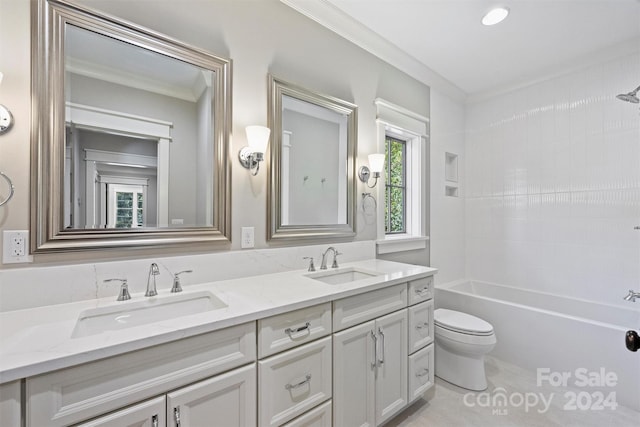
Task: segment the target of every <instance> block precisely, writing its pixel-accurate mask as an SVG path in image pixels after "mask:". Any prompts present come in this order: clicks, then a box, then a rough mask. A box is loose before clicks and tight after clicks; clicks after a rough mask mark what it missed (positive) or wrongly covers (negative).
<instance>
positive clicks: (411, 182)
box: [375, 98, 429, 255]
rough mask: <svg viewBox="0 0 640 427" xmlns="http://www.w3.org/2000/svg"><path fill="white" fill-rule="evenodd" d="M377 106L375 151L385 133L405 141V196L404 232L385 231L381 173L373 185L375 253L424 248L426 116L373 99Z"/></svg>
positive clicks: (426, 212)
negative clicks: (376, 216)
mask: <svg viewBox="0 0 640 427" xmlns="http://www.w3.org/2000/svg"><path fill="white" fill-rule="evenodd" d="M375 105H376V110H377V119H376V122H377V127H378V129H377V132H378V138H377V143H378V148H379V150H381V151H379V152H382V150H384V147H385V144H386V138H387V135H389V136H391V137H393V138H397V139H401V140H404V141H406V165H405V167H406V171H405V172H406V181H407V182H406V185H407V189H406V196H405V204H406V206H405V209H406V211H405V230H406V232H405V233H402V234H397V233H396V234H386V233H385V229H384V228H385V224H384V214H385V197H384V192H385V182H384V179H385V177H384V174H382V176H381V179H380V180H379V184H378V185H377V186H376V190H375V191H376V193H377V200H379V201H380V203H378V218H381V220H379V221H378V227H377V235H378V240H377V241H376V245H377V253H378V254H379V255H381V254H386V253H392V252H400V251H409V250H418V249H424V248H426V247H427V242H428V240H429V236H428V235H427V230H428V227H427V221H428V211H427V209H428V194H427V191H428V183H427V174H428V170H429V165H428V163H427V158H428V157H427V153H428V148H429V145H428V140H429V136H428V130H429V119H428V118H427V117H424V116H421V115H419V114H416V113H414V112H412V111H409V110H407V109H405V108H403V107H400V106H398V105H395V104H393V103H391V102H388V101H385V100H383V99H380V98H378V99H376V100H375Z"/></svg>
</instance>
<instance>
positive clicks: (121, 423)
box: [75, 396, 166, 427]
mask: <svg viewBox="0 0 640 427" xmlns="http://www.w3.org/2000/svg"><path fill="white" fill-rule="evenodd" d="M165 407H166V402H165V399H164V396H160V397H156V398H155V399H151V400H147V401H145V402H142V403H138V404H137V405H133V406H129V407H127V408H125V409H123V410H121V411H116V412H113V413H111V414H109V415H105V416H104V417H100V418H96V419H94V420H91V421H89V422H86V423H82V424H78V425H77V426H75V427H155V426H164V425H166V419H165Z"/></svg>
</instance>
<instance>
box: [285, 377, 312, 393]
mask: <svg viewBox="0 0 640 427" xmlns="http://www.w3.org/2000/svg"><path fill="white" fill-rule="evenodd" d="M309 381H311V374H307V375H306V376H305V377H304V379H303V380H302V381H300V382H299V383H298V384H287V385H286V386H284V388H286V389H287V390H293V389H294V388H298V387H301V386H303V385H305V384H307V383H308V382H309Z"/></svg>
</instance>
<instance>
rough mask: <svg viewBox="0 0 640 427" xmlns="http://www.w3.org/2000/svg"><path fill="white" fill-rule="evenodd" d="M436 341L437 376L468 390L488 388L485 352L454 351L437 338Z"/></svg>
mask: <svg viewBox="0 0 640 427" xmlns="http://www.w3.org/2000/svg"><path fill="white" fill-rule="evenodd" d="M435 341H436V342H435V344H436V346H435V347H436V348H435V350H436V354H435V365H436V373H435V374H436V377H438V378H441V379H443V380H445V381H447V382H449V383H451V384H454V385H457V386H458V387H462V388H466V389H467V390H472V391H483V390H486V389H487V377H486V374H485V371H484V353H482V354H477V355H472V354H464V355H463V354H457V353H452V352H451V351H449V350H447V348H446V347H445V346H442V345H441V344H440V343H439V342H438V340H437V339H436V340H435Z"/></svg>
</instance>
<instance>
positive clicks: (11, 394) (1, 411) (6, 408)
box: [0, 381, 22, 426]
mask: <svg viewBox="0 0 640 427" xmlns="http://www.w3.org/2000/svg"><path fill="white" fill-rule="evenodd" d="M21 404H22V399H21V392H20V381H12V382H9V383H5V384H0V426H19V425H20V417H21V411H22V409H21V408H22V406H21Z"/></svg>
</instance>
